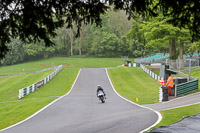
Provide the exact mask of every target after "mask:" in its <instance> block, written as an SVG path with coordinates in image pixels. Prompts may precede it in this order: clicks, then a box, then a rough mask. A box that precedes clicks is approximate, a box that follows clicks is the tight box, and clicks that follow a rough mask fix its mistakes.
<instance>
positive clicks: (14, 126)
mask: <svg viewBox="0 0 200 133" xmlns="http://www.w3.org/2000/svg"><path fill="white" fill-rule="evenodd" d="M80 72H81V69H80V70H79V72H78V74H77V76H76V79H75V81H74V83H73V85H72V87H71V89H70V90H69V91H68V92H67V93H66V94H65V95H63V96H61V97H59V98H58V99H55V100H54V101H52V102H51V103H49V104H48V105H46V106H45V107H43V108H42V109H40V110H39V111H37V112H36V113H34V114H33V115H31V116H29V117H28V118H26V119H24V120H22V121H20V122H18V123H16V124H14V125H11V126H9V127H6V128H4V129H2V130H0V132H3V131H5V130H8V129H10V128H12V127H15V126H17V125H20V124H22V123H23V122H25V121H27V120H29V119H31V118H32V117H34V116H36V115H37V114H39V113H40V112H42V111H43V110H45V109H46V108H47V107H49V106H51V105H52V104H53V103H55V102H57V101H58V100H60V99H61V98H63V97H65V96H67V95H68V94H69V93H70V92H71V91H72V89H73V87H74V85H75V83H76V81H77V79H78V77H79V74H80Z"/></svg>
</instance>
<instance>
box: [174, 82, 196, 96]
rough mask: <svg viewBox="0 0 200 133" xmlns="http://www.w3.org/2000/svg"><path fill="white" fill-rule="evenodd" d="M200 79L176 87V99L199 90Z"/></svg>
mask: <svg viewBox="0 0 200 133" xmlns="http://www.w3.org/2000/svg"><path fill="white" fill-rule="evenodd" d="M198 83H199V81H198V79H192V80H191V81H188V82H185V83H182V84H178V85H176V86H175V97H179V96H183V95H186V94H189V93H190V92H191V91H195V90H198Z"/></svg>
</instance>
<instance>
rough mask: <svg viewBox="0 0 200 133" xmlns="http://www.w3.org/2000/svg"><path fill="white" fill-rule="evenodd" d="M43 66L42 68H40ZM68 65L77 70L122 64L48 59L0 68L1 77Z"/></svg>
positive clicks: (102, 60)
mask: <svg viewBox="0 0 200 133" xmlns="http://www.w3.org/2000/svg"><path fill="white" fill-rule="evenodd" d="M42 64H44V66H42ZM66 64H68V66H69V67H78V68H108V67H116V66H118V65H120V64H122V60H121V58H68V57H53V58H49V59H43V60H37V61H32V62H26V63H22V64H17V65H13V66H5V67H0V74H1V75H8V74H16V73H25V72H33V71H37V70H42V69H44V68H48V67H52V66H57V65H64V66H66Z"/></svg>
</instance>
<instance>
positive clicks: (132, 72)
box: [108, 68, 160, 104]
mask: <svg viewBox="0 0 200 133" xmlns="http://www.w3.org/2000/svg"><path fill="white" fill-rule="evenodd" d="M108 73H109V76H110V78H111V80H112V83H113V85H114V86H115V89H116V90H117V92H119V93H120V94H121V95H122V96H124V97H126V98H128V99H129V100H131V101H133V102H136V103H138V104H152V103H156V102H158V99H159V98H158V96H159V87H160V84H159V83H158V82H156V81H155V80H154V79H153V78H151V77H150V76H147V75H146V73H144V72H143V71H142V69H141V68H118V69H108ZM136 98H137V99H138V101H137V100H136Z"/></svg>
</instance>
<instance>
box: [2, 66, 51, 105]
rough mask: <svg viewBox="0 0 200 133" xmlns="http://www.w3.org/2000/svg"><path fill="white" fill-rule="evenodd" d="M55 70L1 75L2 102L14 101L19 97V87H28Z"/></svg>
mask: <svg viewBox="0 0 200 133" xmlns="http://www.w3.org/2000/svg"><path fill="white" fill-rule="evenodd" d="M53 71H55V70H49V71H44V72H41V73H35V74H27V75H19V76H10V77H1V78H0V102H4V101H13V100H17V99H18V94H19V89H21V88H25V87H28V86H30V85H32V84H34V83H36V82H38V81H40V80H42V79H43V78H45V77H46V76H48V75H49V74H51V73H52V72H53Z"/></svg>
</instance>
